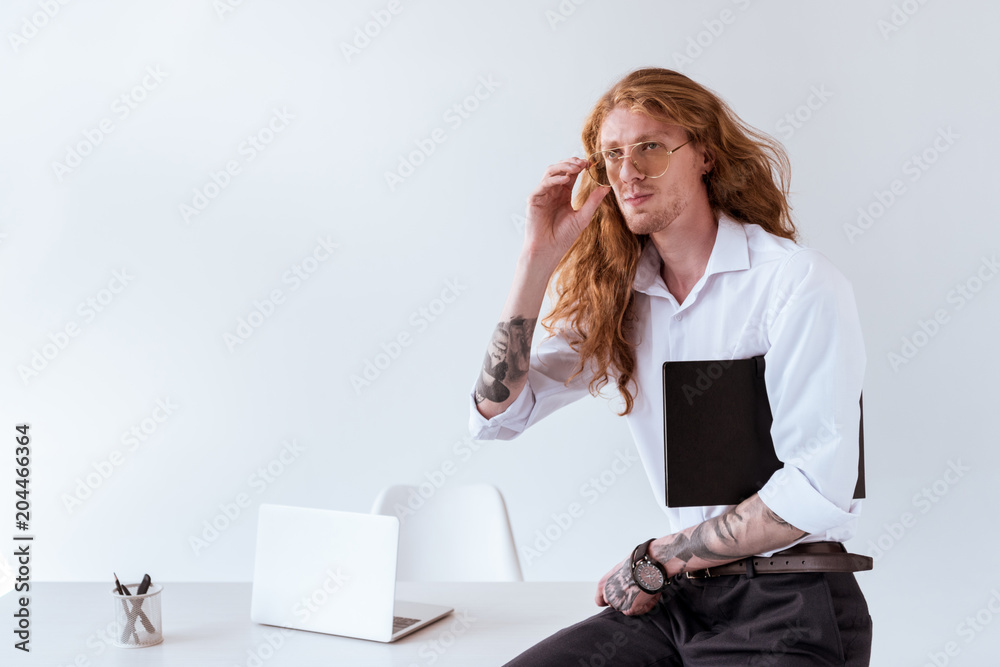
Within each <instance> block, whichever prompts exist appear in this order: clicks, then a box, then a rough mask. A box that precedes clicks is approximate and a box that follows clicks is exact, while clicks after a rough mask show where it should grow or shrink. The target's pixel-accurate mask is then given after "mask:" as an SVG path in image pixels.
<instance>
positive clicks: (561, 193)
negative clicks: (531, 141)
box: [522, 158, 611, 268]
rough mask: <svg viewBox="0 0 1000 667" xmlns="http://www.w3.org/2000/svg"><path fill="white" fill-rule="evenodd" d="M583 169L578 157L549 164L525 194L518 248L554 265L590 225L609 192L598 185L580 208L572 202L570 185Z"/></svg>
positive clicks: (584, 165)
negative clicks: (526, 208)
mask: <svg viewBox="0 0 1000 667" xmlns="http://www.w3.org/2000/svg"><path fill="white" fill-rule="evenodd" d="M586 168H587V161H586V160H584V159H582V158H569V159H566V160H563V161H562V162H557V163H555V164H553V165H550V166H549V168H548V169H546V170H545V173H544V174H543V176H542V181H541V183H539V184H538V187H537V188H536V189H535V191H534V192H532V193H531V196H529V197H528V210H527V214H526V216H525V218H526V223H525V236H524V247H523V248H522V251H524V252H527V253H528V255H530V256H532V257H534V258H535V259H537V260H541V261H543V263H544V264H545V265H547V266H548V267H549V268H554V267H555V266H556V264H558V263H559V260H560V259H562V257H563V255H565V254H566V252H567V251H568V250H569V249H570V246H572V245H573V243H574V242H575V241H576V239H577V237H578V236H580V233H581V232H583V230H584V228H585V227H586V226H587V225H588V224H590V221H591V219H592V218H593V217H594V212H595V211H597V207H598V206H599V205H600V203H601V200H602V199H604V197H605V196H606V195H607V194H608V193H609V192H611V188H610V187H608V186H603V187H601V186H598V187H596V188H594V190H593V192H591V193H590V197H588V198H587V200H586V201H585V202H584V203H583V205H582V206H581V207H580V210H578V211H577V210H574V209H573V205H572V198H573V197H572V195H573V184H574V183H576V179H577V177H578V176H579V175H580V173H581V172H582V171H583V170H584V169H586Z"/></svg>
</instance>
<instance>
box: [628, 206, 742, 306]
mask: <svg viewBox="0 0 1000 667" xmlns="http://www.w3.org/2000/svg"><path fill="white" fill-rule="evenodd" d="M662 266H663V260H662V259H661V258H660V253H659V252H657V250H656V246H654V245H653V244H652V243H650V242H649V240H648V239H647V241H646V245H645V246H644V247H643V249H642V255H640V257H639V266H638V267H637V268H636V272H635V280H634V281H633V283H632V287H633V289H634V290H635V291H637V292H643V293H645V294H654V293H656V294H659V295H661V296H662V295H664V294H665V293H666V291H665V290H666V285H664V284H663V278H662V277H660V268H661V267H662ZM749 268H750V249H749V247H748V244H747V234H746V231H745V230H744V229H743V224H742V223H739V222H736V221H734V220H730V219H729V218H727V217H725V216H722V217H721V218H720V219H719V229H718V231H717V232H716V235H715V244H714V245H713V246H712V254H711V255H710V256H709V258H708V265H707V266H706V267H705V274H704V276H703V279H702V280H700V281H699V282H704V280H705V279H707V277H708V276H710V275H712V274H715V273H724V272H726V271H742V270H744V269H749Z"/></svg>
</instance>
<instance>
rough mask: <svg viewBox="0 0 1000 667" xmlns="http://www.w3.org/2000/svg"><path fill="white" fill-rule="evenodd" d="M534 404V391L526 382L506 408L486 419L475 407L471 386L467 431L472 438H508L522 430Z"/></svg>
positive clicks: (474, 391)
mask: <svg viewBox="0 0 1000 667" xmlns="http://www.w3.org/2000/svg"><path fill="white" fill-rule="evenodd" d="M534 405H535V395H534V392H533V391H531V387H530V386H529V385H528V384H525V385H524V389H522V390H521V393H520V394H518V395H517V398H515V399H514V402H513V403H511V404H510V405H508V406H507V409H506V410H504V411H503V412H501V413H500V414H498V415H496V416H494V417H491V418H490V419H487V418H486V417H484V416H483V415H482V414H480V412H479V408H477V407H476V390H475V388H473V389H472V391H471V392H469V410H470V412H469V433H470V434H472V439H473V440H510V439H512V438H514V437H516V436H517V435H519V434H520V433H521V432H522V431H524V429H525V428H526V424H527V422H528V416H529V415H530V414H531V409H532V407H534ZM501 428H502V429H503V433H501Z"/></svg>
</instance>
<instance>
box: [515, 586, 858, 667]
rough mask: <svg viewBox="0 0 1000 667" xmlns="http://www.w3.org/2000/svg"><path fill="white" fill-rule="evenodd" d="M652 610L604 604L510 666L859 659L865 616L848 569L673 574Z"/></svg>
mask: <svg viewBox="0 0 1000 667" xmlns="http://www.w3.org/2000/svg"><path fill="white" fill-rule="evenodd" d="M671 582H672V583H671V586H670V587H669V588H668V589H667V591H666V592H665V593H664V594H663V596H662V597H661V599H660V601H659V603H658V604H657V606H656V608H655V609H653V611H651V612H649V613H648V614H644V615H642V616H625V615H624V614H622V613H621V612H619V611H617V610H615V609H611V608H607V609H604V610H603V611H601V612H600V613H598V614H596V615H594V616H591V617H590V618H588V619H586V620H583V621H581V622H579V623H577V624H575V625H571V626H570V627H568V628H565V629H563V630H560V631H559V632H557V633H556V634H554V635H552V636H551V637H549V638H548V639H545V640H543V641H541V642H539V643H538V644H536V645H535V646H533V647H532V648H530V649H528V650H527V651H525V652H524V653H522V654H521V655H519V656H518V657H516V658H514V660H512V661H511V662H509V663H507V665H508V667H527V666H529V665H531V666H534V665H539V666H540V665H545V666H546V667H610V666H611V665H614V666H616V667H617V666H619V665H620V666H622V667H625V666H633V665H634V666H635V667H653V666H654V665H655V666H656V667H661V666H662V667H666V666H670V667H674V666H675V665H676V666H680V665H691V666H697V667H735V666H737V665H740V666H742V665H759V666H762V667H763V666H770V665H780V666H787V667H800V666H802V667H805V666H807V665H808V666H809V667H816V666H818V665H840V666H848V667H862V666H866V665H868V662H869V658H870V655H871V640H872V619H871V616H870V615H869V613H868V604H867V603H866V602H865V597H864V595H863V594H862V593H861V589H860V588H859V587H858V584H857V581H856V580H855V578H854V575H853V574H852V573H849V572H848V573H842V572H822V573H802V574H798V573H796V574H758V575H757V576H754V577H750V578H748V577H747V576H746V575H742V574H741V575H728V576H721V577H712V578H707V579H688V578H686V577H684V576H679V577H674V578H673V579H671Z"/></svg>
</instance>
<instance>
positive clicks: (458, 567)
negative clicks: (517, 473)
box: [371, 484, 524, 581]
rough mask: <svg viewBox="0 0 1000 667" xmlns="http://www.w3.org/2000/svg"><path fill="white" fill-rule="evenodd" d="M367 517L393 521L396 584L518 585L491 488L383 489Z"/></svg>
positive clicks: (513, 553) (497, 497)
mask: <svg viewBox="0 0 1000 667" xmlns="http://www.w3.org/2000/svg"><path fill="white" fill-rule="evenodd" d="M371 513H372V514H387V515H391V516H395V517H398V518H399V523H400V526H399V558H398V560H397V565H396V578H397V579H399V580H400V581H523V580H524V577H523V576H522V574H521V565H520V563H519V562H518V559H517V548H516V547H515V546H514V535H513V533H512V532H511V529H510V519H509V518H508V516H507V506H506V505H505V504H504V501H503V495H501V493H500V490H499V489H498V488H496V487H495V486H493V485H491V484H468V485H454V486H448V485H445V486H443V487H441V488H440V489H437V488H434V487H433V486H431V485H430V484H424V485H421V486H405V485H395V486H389V487H387V488H385V489H383V490H382V492H381V493H379V495H378V497H377V498H376V499H375V503H374V505H373V506H372V512H371Z"/></svg>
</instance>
